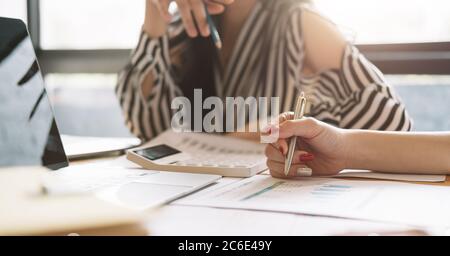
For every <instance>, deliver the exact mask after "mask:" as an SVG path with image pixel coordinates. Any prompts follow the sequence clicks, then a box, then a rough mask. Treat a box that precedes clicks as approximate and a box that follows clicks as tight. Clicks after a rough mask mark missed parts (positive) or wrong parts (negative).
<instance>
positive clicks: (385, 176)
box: [262, 169, 446, 182]
mask: <svg viewBox="0 0 450 256" xmlns="http://www.w3.org/2000/svg"><path fill="white" fill-rule="evenodd" d="M262 174H266V175H270V173H269V170H267V171H265V172H263V173H262ZM330 177H334V178H363V179H373V180H394V181H408V182H444V181H445V179H446V175H434V174H397V173H383V172H372V171H368V170H347V169H346V170H343V171H341V172H340V173H338V174H336V175H334V176H330ZM330 177H329V178H330Z"/></svg>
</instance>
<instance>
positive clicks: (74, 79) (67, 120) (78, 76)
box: [0, 0, 450, 136]
mask: <svg viewBox="0 0 450 256" xmlns="http://www.w3.org/2000/svg"><path fill="white" fill-rule="evenodd" d="M274 1H275V0H274ZM314 3H315V4H316V6H317V8H318V10H319V11H320V12H322V13H323V14H324V15H325V16H327V17H329V18H330V19H331V20H333V21H334V22H335V23H336V24H337V25H338V26H339V27H340V28H341V29H342V31H343V32H344V33H345V35H346V36H348V37H349V38H350V39H351V40H353V41H354V42H355V43H356V44H357V45H358V48H359V49H360V50H361V51H362V52H363V53H364V54H365V55H366V56H367V57H368V58H369V59H370V60H371V61H372V62H374V63H375V64H376V65H377V66H378V67H379V68H380V69H381V70H382V71H383V72H384V73H385V74H387V79H388V80H389V82H390V83H391V84H392V85H393V86H394V87H395V89H396V90H397V92H398V94H399V95H400V97H401V98H402V100H403V101H404V102H405V104H406V105H407V108H408V110H409V113H410V114H411V116H412V117H413V119H414V121H415V122H414V129H415V130H417V131H442V130H450V1H448V0H395V1H392V0H376V1H375V0H364V1H361V0H315V1H314ZM144 5H145V1H144V0H133V1H130V0H0V16H3V17H14V18H19V19H22V20H23V21H24V22H25V23H27V25H28V27H29V30H30V33H31V35H32V40H33V43H34V45H35V48H36V49H37V53H38V59H39V61H40V64H41V67H42V70H43V72H44V76H45V80H46V84H47V88H48V92H49V95H50V97H51V100H52V103H53V105H54V109H55V114H56V119H57V121H58V124H59V128H60V130H61V132H62V133H64V134H72V135H86V136H130V133H129V132H128V130H127V128H126V127H125V125H124V121H123V118H122V116H121V111H120V108H119V105H118V102H117V100H116V98H115V95H114V90H113V89H114V86H115V83H116V79H117V72H118V71H119V70H120V69H121V68H122V67H123V66H124V65H125V63H126V61H127V58H128V56H129V54H130V51H131V49H132V48H133V47H134V46H135V45H136V43H137V39H138V34H139V31H140V28H141V24H142V22H143V18H144Z"/></svg>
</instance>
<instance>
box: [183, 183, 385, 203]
mask: <svg viewBox="0 0 450 256" xmlns="http://www.w3.org/2000/svg"><path fill="white" fill-rule="evenodd" d="M354 189H355V187H354V186H353V185H352V184H350V183H349V182H347V181H343V180H336V179H302V180H291V181H288V180H280V179H275V178H271V177H270V176H266V175H258V176H255V177H252V178H248V179H245V180H242V181H240V182H237V183H233V184H231V185H229V186H226V187H223V188H221V189H218V190H216V191H214V192H212V193H209V194H207V195H205V196H203V197H199V198H196V199H195V200H193V201H185V203H187V204H197V205H202V204H203V205H209V206H216V207H227V208H248V209H258V210H279V211H287V212H297V211H308V210H314V211H317V210H323V211H326V212H329V211H330V210H333V207H334V206H339V207H338V208H339V209H340V210H342V209H348V210H349V211H350V210H354V209H356V208H362V207H364V204H365V203H366V202H367V198H370V197H372V196H375V195H376V192H377V189H378V187H377V186H373V187H366V188H364V189H361V188H358V193H354V192H353V191H354Z"/></svg>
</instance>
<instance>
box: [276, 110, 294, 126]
mask: <svg viewBox="0 0 450 256" xmlns="http://www.w3.org/2000/svg"><path fill="white" fill-rule="evenodd" d="M292 119H294V112H284V113H282V114H280V116H279V117H278V123H280V124H281V123H283V122H284V121H287V120H292Z"/></svg>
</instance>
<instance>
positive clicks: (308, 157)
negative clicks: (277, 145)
mask: <svg viewBox="0 0 450 256" xmlns="http://www.w3.org/2000/svg"><path fill="white" fill-rule="evenodd" d="M312 160H314V155H313V154H311V153H308V154H303V155H300V161H302V162H308V161H312Z"/></svg>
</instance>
